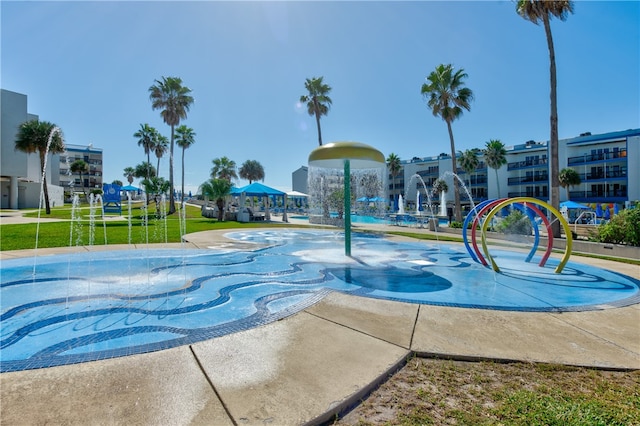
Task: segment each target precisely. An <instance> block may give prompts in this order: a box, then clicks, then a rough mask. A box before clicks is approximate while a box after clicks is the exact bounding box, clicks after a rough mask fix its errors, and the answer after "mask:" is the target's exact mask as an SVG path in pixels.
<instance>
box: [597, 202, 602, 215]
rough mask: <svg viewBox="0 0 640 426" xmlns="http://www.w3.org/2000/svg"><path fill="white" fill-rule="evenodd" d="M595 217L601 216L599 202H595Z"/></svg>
mask: <svg viewBox="0 0 640 426" xmlns="http://www.w3.org/2000/svg"><path fill="white" fill-rule="evenodd" d="M596 217H602V205H601V204H600V203H598V204H596Z"/></svg>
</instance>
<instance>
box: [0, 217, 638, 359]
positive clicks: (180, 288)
mask: <svg viewBox="0 0 640 426" xmlns="http://www.w3.org/2000/svg"><path fill="white" fill-rule="evenodd" d="M227 235H228V237H229V238H232V239H235V240H238V241H243V242H245V243H248V244H250V245H253V246H255V250H245V251H237V250H219V249H215V250H214V249H210V250H186V249H185V250H137V252H136V257H135V258H134V257H133V256H131V252H130V251H107V252H90V253H83V254H71V255H56V256H41V257H39V258H37V259H36V273H35V275H34V274H33V269H34V259H33V258H25V259H15V260H3V262H2V276H1V280H0V284H1V294H0V296H1V298H0V301H1V308H2V314H1V316H0V325H1V332H0V350H1V351H2V359H1V360H0V371H16V370H24V369H30V368H41V367H48V366H53V365H64V364H71V363H77V362H84V361H91V360H97V359H103V358H111V357H116V356H124V355H129V354H135V353H143V352H149V351H155V350H160V349H166V348H171V347H175V346H179V345H185V344H190V343H194V342H198V341H201V340H205V339H210V338H213V337H217V336H221V335H225V334H229V333H234V332H237V331H241V330H246V329H248V328H251V327H256V326H259V325H262V324H266V323H269V322H272V321H275V320H278V319H281V318H284V317H286V316H289V315H292V314H294V313H296V312H298V311H300V310H301V309H304V308H306V307H308V306H311V305H312V304H314V303H317V302H318V301H319V300H321V299H322V298H323V297H324V296H325V295H326V294H328V293H329V292H332V291H340V292H345V293H350V294H355V295H360V296H363V297H373V298H380V299H387V300H397V301H404V302H409V303H421V304H431V305H441V306H453V307H474V308H482V309H501V310H514V311H553V312H562V311H577V310H578V311H579V310H589V309H603V308H604V307H611V306H625V305H629V304H633V303H637V302H638V301H639V296H638V295H639V282H638V280H636V279H634V278H631V277H626V276H623V275H620V274H616V273H613V272H609V271H606V270H602V269H598V268H595V267H591V266H589V265H582V264H574V263H572V262H569V263H568V264H567V265H566V266H565V268H564V270H563V272H562V273H561V274H556V273H554V272H553V271H554V268H555V265H557V261H554V260H553V259H550V260H549V262H547V265H546V266H545V267H544V268H540V267H538V266H537V260H536V259H533V260H532V261H531V262H529V263H527V262H525V261H524V258H525V257H526V253H517V252H509V251H504V250H503V251H500V250H495V251H492V253H493V254H494V258H495V259H496V262H497V263H498V264H499V265H500V269H501V272H500V273H496V272H494V271H493V270H491V269H490V268H487V267H483V266H482V265H480V264H478V263H476V262H474V261H473V260H472V259H471V258H470V257H469V254H468V253H467V252H466V250H465V249H464V247H463V246H461V245H447V244H442V243H438V244H435V243H433V244H431V243H424V242H402V243H401V242H395V241H390V240H388V239H385V238H383V237H381V236H377V235H372V234H361V233H354V234H353V236H352V256H351V257H345V256H344V235H343V234H342V233H341V232H331V231H319V230H318V231H308V230H265V231H237V232H231V233H229V234H227ZM138 256H141V257H138Z"/></svg>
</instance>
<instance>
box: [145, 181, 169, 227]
mask: <svg viewBox="0 0 640 426" xmlns="http://www.w3.org/2000/svg"><path fill="white" fill-rule="evenodd" d="M142 186H143V188H144V190H145V192H146V194H147V199H149V195H153V199H154V201H155V203H156V217H160V216H161V208H160V201H161V199H162V195H163V194H166V193H167V191H168V190H169V182H167V181H166V180H164V179H163V178H161V177H157V176H151V177H150V178H149V179H144V180H143V181H142ZM147 204H149V203H148V202H147Z"/></svg>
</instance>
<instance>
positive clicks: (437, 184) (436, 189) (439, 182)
mask: <svg viewBox="0 0 640 426" xmlns="http://www.w3.org/2000/svg"><path fill="white" fill-rule="evenodd" d="M448 191H449V185H447V182H446V181H445V180H444V179H436V180H435V181H433V195H439V194H441V193H443V192H448Z"/></svg>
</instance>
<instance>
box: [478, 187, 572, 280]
mask: <svg viewBox="0 0 640 426" xmlns="http://www.w3.org/2000/svg"><path fill="white" fill-rule="evenodd" d="M510 204H521V205H523V206H524V208H525V209H526V208H530V209H531V210H532V211H533V212H534V213H536V214H537V215H539V216H540V217H542V219H543V221H544V222H545V226H546V228H547V234H548V242H547V251H546V253H545V255H544V256H543V258H542V260H541V262H540V266H543V265H544V262H546V260H547V258H548V257H549V255H550V254H551V249H552V248H553V247H552V245H553V234H552V233H551V224H550V223H549V222H548V220H546V218H545V217H544V215H543V214H542V211H540V209H539V208H538V207H537V206H540V207H542V208H545V209H547V210H548V211H549V212H550V213H551V214H552V215H553V216H555V217H556V220H558V221H559V222H560V225H561V226H562V228H563V229H564V232H565V235H566V239H567V240H566V241H567V243H566V247H565V251H564V254H563V256H562V259H561V261H560V263H559V264H558V266H557V267H556V269H555V272H556V273H558V274H559V273H560V272H562V269H563V268H564V266H565V265H566V263H567V261H568V260H569V257H570V256H571V247H572V244H573V238H572V235H571V229H570V228H569V224H568V223H567V221H566V220H565V219H564V217H562V214H560V212H559V211H558V210H556V209H555V208H553V206H551V205H550V204H547V203H545V202H543V201H540V200H538V199H536V198H531V197H516V198H509V199H501V200H495V201H493V202H491V203H489V204H488V205H487V206H485V207H484V208H483V211H482V212H480V213H478V215H480V214H483V213H484V212H485V211H486V212H488V213H487V217H486V218H485V219H484V221H483V222H482V229H481V236H482V249H483V251H484V254H485V256H486V258H487V259H488V260H489V263H490V264H491V267H492V268H493V270H494V271H496V272H500V268H499V267H498V265H497V264H496V262H495V261H494V260H493V257H492V256H491V254H490V253H489V249H488V248H487V241H486V240H487V230H488V227H489V223H490V222H491V219H492V218H493V216H495V215H496V213H498V212H499V211H500V210H501V209H502V208H504V207H506V206H508V205H510ZM476 219H477V218H476ZM471 232H472V237H473V240H474V241H475V235H474V233H475V223H474V227H473V229H472V231H471ZM536 237H537V235H536ZM537 244H538V239H537V238H536V242H535V244H534V249H533V250H532V252H531V253H530V254H529V257H528V258H530V257H531V255H532V254H533V251H535V248H536V247H537ZM477 254H479V252H477ZM479 257H480V256H479ZM483 260H484V259H482V260H481V262H482V263H483V264H485V265H486V263H485V262H484V261H483Z"/></svg>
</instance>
